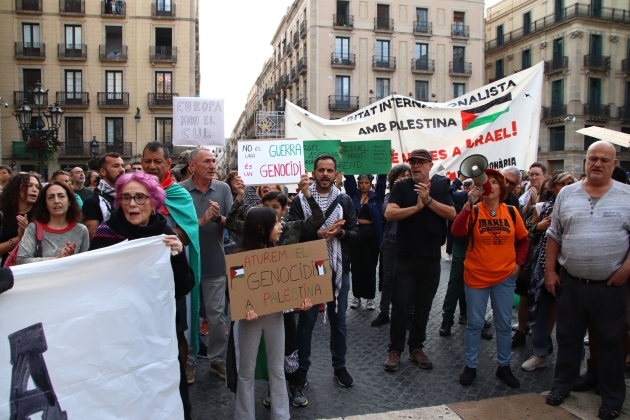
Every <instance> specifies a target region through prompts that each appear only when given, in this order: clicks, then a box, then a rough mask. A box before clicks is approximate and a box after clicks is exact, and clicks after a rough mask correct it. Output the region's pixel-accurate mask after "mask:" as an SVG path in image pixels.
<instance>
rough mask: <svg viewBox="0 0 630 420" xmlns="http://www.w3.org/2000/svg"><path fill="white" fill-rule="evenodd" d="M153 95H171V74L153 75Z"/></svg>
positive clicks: (164, 72) (162, 72)
mask: <svg viewBox="0 0 630 420" xmlns="http://www.w3.org/2000/svg"><path fill="white" fill-rule="evenodd" d="M155 93H157V94H168V95H170V94H171V93H173V72H170V71H158V72H156V73H155Z"/></svg>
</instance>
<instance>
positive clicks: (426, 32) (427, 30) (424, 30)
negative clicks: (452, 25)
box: [413, 20, 433, 36]
mask: <svg viewBox="0 0 630 420" xmlns="http://www.w3.org/2000/svg"><path fill="white" fill-rule="evenodd" d="M413 34H414V35H421V36H431V35H433V23H431V22H425V21H423V20H416V21H414V22H413Z"/></svg>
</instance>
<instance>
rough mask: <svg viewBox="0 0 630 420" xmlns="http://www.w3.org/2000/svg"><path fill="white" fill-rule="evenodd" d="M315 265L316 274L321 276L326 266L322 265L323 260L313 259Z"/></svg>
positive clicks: (324, 272)
mask: <svg viewBox="0 0 630 420" xmlns="http://www.w3.org/2000/svg"><path fill="white" fill-rule="evenodd" d="M315 267H317V275H318V276H323V275H324V274H326V266H324V261H315Z"/></svg>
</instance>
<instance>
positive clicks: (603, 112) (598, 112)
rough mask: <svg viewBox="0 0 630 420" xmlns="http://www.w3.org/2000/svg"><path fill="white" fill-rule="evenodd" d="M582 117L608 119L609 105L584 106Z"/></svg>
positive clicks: (588, 104)
mask: <svg viewBox="0 0 630 420" xmlns="http://www.w3.org/2000/svg"><path fill="white" fill-rule="evenodd" d="M584 116H585V117H595V118H610V105H604V104H591V103H586V104H584Z"/></svg>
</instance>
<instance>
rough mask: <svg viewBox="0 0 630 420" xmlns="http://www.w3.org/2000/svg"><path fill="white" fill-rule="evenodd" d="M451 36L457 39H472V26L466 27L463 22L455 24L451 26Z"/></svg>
mask: <svg viewBox="0 0 630 420" xmlns="http://www.w3.org/2000/svg"><path fill="white" fill-rule="evenodd" d="M451 36H452V37H455V38H468V37H470V26H468V25H464V24H463V23H462V22H455V23H453V24H452V25H451Z"/></svg>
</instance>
